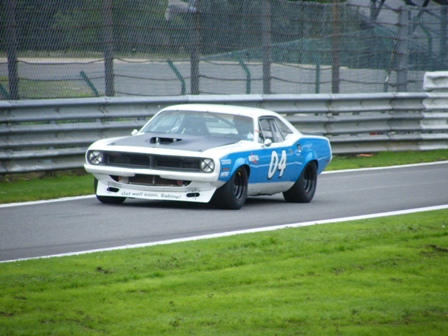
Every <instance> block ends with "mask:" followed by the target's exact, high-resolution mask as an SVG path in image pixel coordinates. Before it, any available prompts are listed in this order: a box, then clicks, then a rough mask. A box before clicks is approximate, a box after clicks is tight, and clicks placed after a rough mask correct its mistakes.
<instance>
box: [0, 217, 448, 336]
mask: <svg viewBox="0 0 448 336" xmlns="http://www.w3.org/2000/svg"><path fill="white" fill-rule="evenodd" d="M447 238H448V210H440V211H434V212H429V213H418V214H412V215H403V216H397V217H389V218H379V219H370V220H359V221H354V222H347V223H339V224H332V225H317V226H310V227H303V228H296V229H283V230H278V231H272V232H264V233H257V234H244V235H238V236H233V237H227V238H220V239H211V240H203V241H196V242H186V243H179V244H173V245H165V246H154V247H147V248H138V249H131V250H125V251H113V252H103V253H95V254H89V255H80V256H73V257H61V258H52V259H39V260H27V261H21V262H15V263H2V264H0V283H1V284H2V290H1V291H0V330H2V334H3V335H31V334H32V335H245V336H246V335H385V336H387V335H393V336H397V335H423V334H424V335H426V336H430V335H446V334H448V282H447V281H446V275H447V274H448V245H447V242H448V239H447Z"/></svg>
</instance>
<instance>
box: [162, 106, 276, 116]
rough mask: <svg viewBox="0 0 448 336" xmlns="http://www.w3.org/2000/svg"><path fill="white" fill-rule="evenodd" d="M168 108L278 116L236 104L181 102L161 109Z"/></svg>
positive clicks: (264, 110) (270, 112) (271, 112)
mask: <svg viewBox="0 0 448 336" xmlns="http://www.w3.org/2000/svg"><path fill="white" fill-rule="evenodd" d="M168 110H170V111H172V110H182V111H195V112H218V113H228V114H238V115H245V116H250V117H257V116H262V115H263V116H266V115H270V116H278V114H277V113H275V112H273V111H270V110H266V109H262V108H257V107H247V106H236V105H222V104H179V105H172V106H167V107H165V108H164V109H163V110H161V111H168Z"/></svg>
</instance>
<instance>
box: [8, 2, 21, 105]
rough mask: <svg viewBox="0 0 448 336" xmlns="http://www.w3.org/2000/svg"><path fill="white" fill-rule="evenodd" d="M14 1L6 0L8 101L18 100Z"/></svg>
mask: <svg viewBox="0 0 448 336" xmlns="http://www.w3.org/2000/svg"><path fill="white" fill-rule="evenodd" d="M15 12H16V0H6V2H5V17H6V29H5V31H6V54H7V57H8V80H9V99H12V100H18V99H20V98H19V75H18V70H17V38H16V30H17V25H16V13H15Z"/></svg>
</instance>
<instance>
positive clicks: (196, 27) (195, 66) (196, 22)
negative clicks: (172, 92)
mask: <svg viewBox="0 0 448 336" xmlns="http://www.w3.org/2000/svg"><path fill="white" fill-rule="evenodd" d="M192 16H193V27H192V29H191V34H192V37H191V40H192V43H193V45H192V46H191V47H192V48H191V54H190V62H191V94H193V95H198V94H199V50H200V46H199V44H200V41H201V35H200V34H201V32H200V29H201V25H200V23H201V21H200V14H199V11H197V12H196V13H193V14H192Z"/></svg>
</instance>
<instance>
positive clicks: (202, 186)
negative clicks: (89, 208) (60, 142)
mask: <svg viewBox="0 0 448 336" xmlns="http://www.w3.org/2000/svg"><path fill="white" fill-rule="evenodd" d="M84 168H85V169H86V171H87V172H89V173H91V174H93V175H94V176H95V178H96V179H97V180H98V187H97V190H96V191H95V192H96V194H97V195H98V196H108V197H129V198H137V199H148V200H172V201H187V202H200V203H208V202H209V201H210V200H211V198H212V196H213V194H214V192H215V190H216V189H217V188H219V187H220V186H221V185H222V184H223V182H221V181H218V179H217V176H216V175H215V174H206V173H185V172H166V171H152V170H146V169H142V170H136V169H132V170H130V169H126V168H124V169H123V168H118V167H104V166H102V167H101V166H93V165H88V164H86V165H84ZM152 177H155V178H154V179H152ZM142 180H143V181H142ZM151 180H154V181H155V182H154V183H153V182H151ZM161 180H162V181H161Z"/></svg>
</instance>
